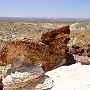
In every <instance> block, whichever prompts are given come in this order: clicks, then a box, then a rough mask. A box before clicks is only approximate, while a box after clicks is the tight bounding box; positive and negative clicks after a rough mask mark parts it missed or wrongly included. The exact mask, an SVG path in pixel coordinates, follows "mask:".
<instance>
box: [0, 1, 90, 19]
mask: <svg viewBox="0 0 90 90" xmlns="http://www.w3.org/2000/svg"><path fill="white" fill-rule="evenodd" d="M89 9H90V0H0V16H2V17H46V18H52V17H53V18H90V10H89Z"/></svg>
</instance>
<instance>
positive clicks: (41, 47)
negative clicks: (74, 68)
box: [0, 26, 70, 71]
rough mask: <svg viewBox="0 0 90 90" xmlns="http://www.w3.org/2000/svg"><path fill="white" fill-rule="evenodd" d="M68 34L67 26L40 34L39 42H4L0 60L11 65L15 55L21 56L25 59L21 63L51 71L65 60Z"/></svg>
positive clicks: (28, 40) (23, 40)
mask: <svg viewBox="0 0 90 90" xmlns="http://www.w3.org/2000/svg"><path fill="white" fill-rule="evenodd" d="M69 34H70V29H69V26H65V27H62V28H60V29H54V30H52V31H49V32H46V33H44V34H42V36H41V40H40V41H33V40H31V39H27V38H25V39H22V40H15V41H6V42H5V52H4V54H2V53H1V54H0V55H1V56H0V60H1V61H3V62H5V63H13V61H14V60H16V57H17V55H19V54H23V55H24V56H25V57H26V59H25V60H24V61H23V63H31V64H37V65H42V67H43V68H44V70H45V71H48V70H51V69H52V68H53V67H54V66H59V65H60V63H61V62H62V61H63V60H64V59H65V58H66V52H67V50H68V48H67V43H68V41H69V37H68V36H69ZM2 52H3V50H2ZM3 56H4V57H3Z"/></svg>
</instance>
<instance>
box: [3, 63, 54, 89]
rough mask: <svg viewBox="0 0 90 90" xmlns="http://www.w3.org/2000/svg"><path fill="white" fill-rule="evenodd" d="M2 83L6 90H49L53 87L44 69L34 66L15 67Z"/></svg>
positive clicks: (9, 71)
mask: <svg viewBox="0 0 90 90" xmlns="http://www.w3.org/2000/svg"><path fill="white" fill-rule="evenodd" d="M13 64H14V63H13ZM2 82H3V89H5V90H24V89H25V90H43V89H45V90H48V89H50V88H52V86H53V82H52V80H51V79H50V78H49V76H47V75H45V71H44V70H43V69H42V67H41V66H37V65H32V64H22V65H20V66H18V67H16V66H14V65H13V66H12V68H11V69H9V70H8V71H7V73H6V75H5V76H4V77H3V81H2Z"/></svg>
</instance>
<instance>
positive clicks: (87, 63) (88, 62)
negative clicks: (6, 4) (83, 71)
mask: <svg viewBox="0 0 90 90" xmlns="http://www.w3.org/2000/svg"><path fill="white" fill-rule="evenodd" d="M80 63H81V64H82V65H89V64H90V61H89V60H88V59H85V60H80Z"/></svg>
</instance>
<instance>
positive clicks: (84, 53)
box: [69, 43, 90, 65]
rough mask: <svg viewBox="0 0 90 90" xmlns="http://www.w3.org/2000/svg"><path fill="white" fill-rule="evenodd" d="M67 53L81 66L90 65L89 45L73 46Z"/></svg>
mask: <svg viewBox="0 0 90 90" xmlns="http://www.w3.org/2000/svg"><path fill="white" fill-rule="evenodd" d="M69 52H70V53H71V54H73V56H74V59H75V60H76V61H77V62H80V63H81V64H82V65H89V64H90V59H89V57H90V44H88V45H87V44H81V43H77V44H74V45H72V48H71V49H70V51H69Z"/></svg>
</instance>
